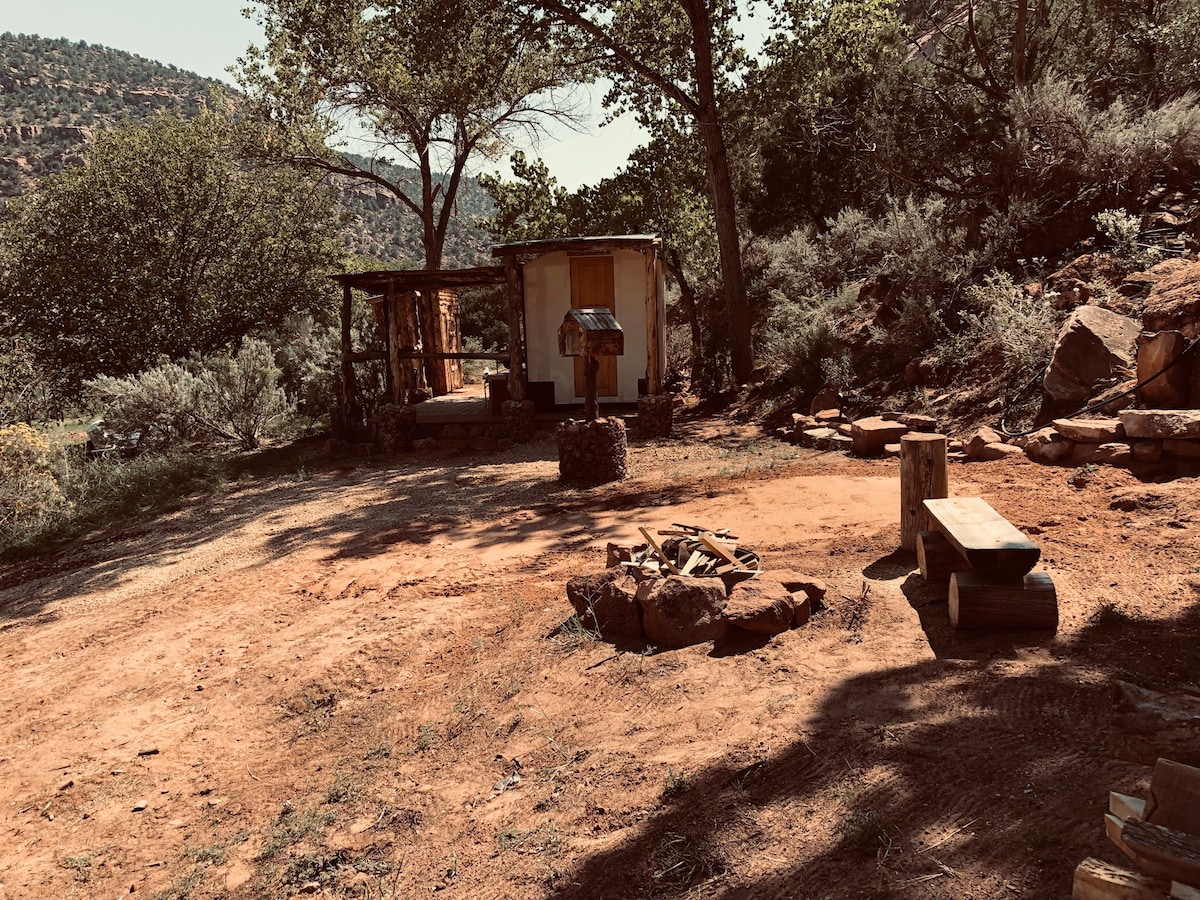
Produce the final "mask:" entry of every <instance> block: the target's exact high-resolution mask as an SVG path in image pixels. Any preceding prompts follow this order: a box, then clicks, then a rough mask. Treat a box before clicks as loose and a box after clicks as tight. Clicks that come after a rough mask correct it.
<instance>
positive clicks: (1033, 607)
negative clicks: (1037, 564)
mask: <svg viewBox="0 0 1200 900" xmlns="http://www.w3.org/2000/svg"><path fill="white" fill-rule="evenodd" d="M950 624H951V625H953V626H954V627H955V628H990V629H994V630H1007V629H1026V628H1047V629H1052V630H1056V629H1057V628H1058V594H1057V592H1056V591H1055V590H1054V582H1053V581H1052V580H1051V579H1050V576H1049V575H1047V574H1046V573H1045V572H1030V573H1029V574H1028V575H1026V576H1025V577H1024V578H1023V579H1019V580H1016V581H989V580H988V579H986V578H984V577H983V576H981V575H979V574H977V573H975V572H955V573H954V574H953V575H951V576H950Z"/></svg>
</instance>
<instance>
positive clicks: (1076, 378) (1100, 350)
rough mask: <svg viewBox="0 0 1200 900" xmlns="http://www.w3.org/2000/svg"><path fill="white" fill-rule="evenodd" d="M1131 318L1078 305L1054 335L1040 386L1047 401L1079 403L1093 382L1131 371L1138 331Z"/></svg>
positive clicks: (1089, 392)
mask: <svg viewBox="0 0 1200 900" xmlns="http://www.w3.org/2000/svg"><path fill="white" fill-rule="evenodd" d="M1141 330H1142V329H1141V326H1140V325H1139V324H1138V323H1137V322H1136V321H1135V320H1133V319H1130V318H1127V317H1126V316H1122V315H1118V314H1117V313H1114V312H1109V311H1108V310H1106V309H1101V308H1100V307H1098V306H1081V307H1079V308H1078V309H1076V310H1075V311H1074V312H1073V313H1071V315H1070V317H1069V318H1068V319H1067V321H1066V322H1064V323H1063V327H1062V328H1061V329H1060V330H1059V332H1058V339H1057V341H1056V342H1055V344H1054V353H1053V355H1052V356H1051V359H1050V368H1049V369H1048V370H1047V371H1046V376H1045V378H1044V379H1043V380H1042V385H1043V387H1044V388H1045V390H1046V393H1047V394H1048V395H1049V396H1050V399H1052V400H1054V401H1056V402H1059V403H1080V402H1083V401H1085V400H1087V399H1088V398H1089V397H1091V396H1092V394H1093V393H1094V390H1095V386H1096V383H1097V382H1099V381H1105V380H1107V379H1111V378H1113V377H1115V376H1118V375H1119V374H1120V373H1121V372H1122V371H1124V370H1128V369H1132V368H1133V364H1134V354H1133V345H1134V341H1136V340H1137V336H1138V334H1139V333H1140V332H1141Z"/></svg>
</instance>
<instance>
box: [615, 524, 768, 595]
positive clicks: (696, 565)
mask: <svg viewBox="0 0 1200 900" xmlns="http://www.w3.org/2000/svg"><path fill="white" fill-rule="evenodd" d="M639 530H640V531H641V532H642V537H644V538H645V539H646V543H645V544H640V545H638V546H636V547H632V548H618V547H617V545H615V544H610V545H609V554H610V556H609V559H610V562H611V560H612V559H613V554H616V555H617V556H616V564H617V565H620V566H624V567H625V568H626V569H628V570H629V572H630V574H631V575H633V577H634V578H635V579H637V581H639V582H641V581H644V580H645V579H647V578H659V577H662V576H664V575H668V574H669V575H683V576H687V577H691V578H705V577H711V576H724V575H733V576H736V575H741V576H745V577H748V578H750V577H753V576H755V575H757V574H758V566H759V558H758V554H757V553H755V552H754V551H753V550H748V549H747V548H745V547H739V546H738V544H737V538H736V537H734V536H733V535H731V534H730V533H729V529H728V528H722V529H720V530H719V531H706V530H705V529H703V528H701V527H700V526H698V525H680V524H676V525H674V526H673V527H672V528H670V529H668V530H660V531H659V532H658V536H659V537H661V538H665V540H663V541H661V542H659V541H657V540H655V539H654V538H653V537H652V536H651V535H650V532H648V531H647V530H646V529H645V528H641V529H639Z"/></svg>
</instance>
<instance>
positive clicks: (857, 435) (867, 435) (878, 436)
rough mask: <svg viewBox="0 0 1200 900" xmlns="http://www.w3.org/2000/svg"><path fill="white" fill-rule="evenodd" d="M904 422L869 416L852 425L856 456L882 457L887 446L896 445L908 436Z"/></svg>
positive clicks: (851, 431) (851, 430) (851, 434)
mask: <svg viewBox="0 0 1200 900" xmlns="http://www.w3.org/2000/svg"><path fill="white" fill-rule="evenodd" d="M908 430H909V429H908V426H907V425H905V424H904V423H903V422H889V421H888V420H887V419H885V418H883V417H882V416H869V417H868V418H865V419H858V420H856V421H854V422H852V423H850V440H851V441H852V442H853V444H852V446H853V448H854V455H855V456H867V457H872V456H882V455H883V448H884V446H885V445H887V444H894V443H896V441H898V440H900V438H902V437H904V435H906V434H908Z"/></svg>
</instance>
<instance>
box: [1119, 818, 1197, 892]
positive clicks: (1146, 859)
mask: <svg viewBox="0 0 1200 900" xmlns="http://www.w3.org/2000/svg"><path fill="white" fill-rule="evenodd" d="M1121 840H1122V841H1123V842H1124V845H1125V847H1127V848H1128V852H1130V853H1131V854H1132V855H1133V858H1134V860H1135V861H1136V862H1137V864H1138V868H1140V869H1141V870H1142V871H1143V872H1145V873H1146V874H1147V875H1155V876H1157V877H1159V878H1165V879H1167V880H1168V881H1178V882H1180V883H1181V884H1187V885H1191V886H1192V887H1200V835H1195V834H1187V833H1186V832H1183V831H1177V830H1175V829H1174V828H1164V827H1163V826H1162V825H1152V824H1151V823H1149V822H1126V823H1125V826H1124V827H1123V828H1122V829H1121Z"/></svg>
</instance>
